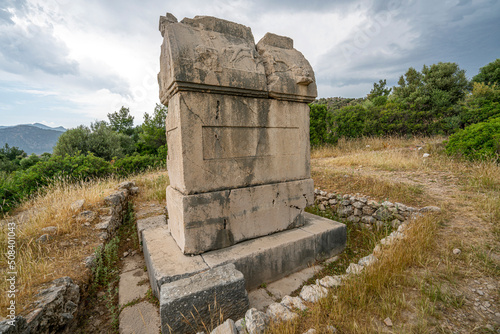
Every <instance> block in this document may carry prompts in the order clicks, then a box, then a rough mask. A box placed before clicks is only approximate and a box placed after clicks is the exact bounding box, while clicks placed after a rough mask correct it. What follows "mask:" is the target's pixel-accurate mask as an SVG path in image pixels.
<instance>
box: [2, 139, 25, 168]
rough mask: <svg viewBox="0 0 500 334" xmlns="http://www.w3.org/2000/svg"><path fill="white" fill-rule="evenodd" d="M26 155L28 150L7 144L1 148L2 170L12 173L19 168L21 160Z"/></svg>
mask: <svg viewBox="0 0 500 334" xmlns="http://www.w3.org/2000/svg"><path fill="white" fill-rule="evenodd" d="M26 156H27V155H26V152H24V151H23V150H21V149H19V148H18V147H10V146H9V144H5V146H4V147H3V148H0V171H4V172H7V173H11V172H13V171H16V170H18V169H19V168H20V162H21V160H22V159H23V158H25V157H26Z"/></svg>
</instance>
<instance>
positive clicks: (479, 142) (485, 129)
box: [446, 117, 500, 162]
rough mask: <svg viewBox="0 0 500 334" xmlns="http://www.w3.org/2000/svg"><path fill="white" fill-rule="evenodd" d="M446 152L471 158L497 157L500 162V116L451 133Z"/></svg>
mask: <svg viewBox="0 0 500 334" xmlns="http://www.w3.org/2000/svg"><path fill="white" fill-rule="evenodd" d="M446 153H447V154H449V155H458V156H462V157H464V158H466V159H469V160H482V159H495V160H496V161H498V162H500V117H499V118H493V119H490V120H489V121H488V122H481V123H477V124H472V125H470V126H468V127H466V128H465V129H463V130H460V131H458V132H457V133H455V134H453V135H451V136H450V138H449V140H448V143H447V144H446Z"/></svg>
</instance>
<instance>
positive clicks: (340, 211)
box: [337, 205, 354, 218]
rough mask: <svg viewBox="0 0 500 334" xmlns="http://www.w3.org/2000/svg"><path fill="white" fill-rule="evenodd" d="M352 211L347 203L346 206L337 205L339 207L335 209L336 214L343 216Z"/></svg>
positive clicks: (347, 215) (348, 214) (350, 213)
mask: <svg viewBox="0 0 500 334" xmlns="http://www.w3.org/2000/svg"><path fill="white" fill-rule="evenodd" d="M353 213H354V209H353V208H352V206H350V205H348V206H339V208H338V209H337V214H338V215H339V216H340V217H343V218H345V217H349V216H350V215H352V214H353Z"/></svg>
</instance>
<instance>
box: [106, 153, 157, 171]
mask: <svg viewBox="0 0 500 334" xmlns="http://www.w3.org/2000/svg"><path fill="white" fill-rule="evenodd" d="M164 164H165V159H163V158H159V157H158V156H154V155H139V154H135V155H131V156H127V157H125V158H123V159H120V160H118V161H116V162H115V163H114V169H115V172H116V174H118V175H122V176H125V175H128V174H134V173H139V172H142V171H145V170H147V169H148V168H152V167H159V166H162V165H164Z"/></svg>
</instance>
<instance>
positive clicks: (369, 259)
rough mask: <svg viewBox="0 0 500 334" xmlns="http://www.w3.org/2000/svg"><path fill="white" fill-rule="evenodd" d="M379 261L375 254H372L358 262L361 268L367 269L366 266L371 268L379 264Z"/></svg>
mask: <svg viewBox="0 0 500 334" xmlns="http://www.w3.org/2000/svg"><path fill="white" fill-rule="evenodd" d="M377 261H378V259H377V258H376V257H375V255H373V254H370V255H368V256H365V257H363V258H361V259H360V260H359V261H358V264H359V265H360V266H363V267H366V266H369V265H371V264H373V263H375V262H377Z"/></svg>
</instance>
